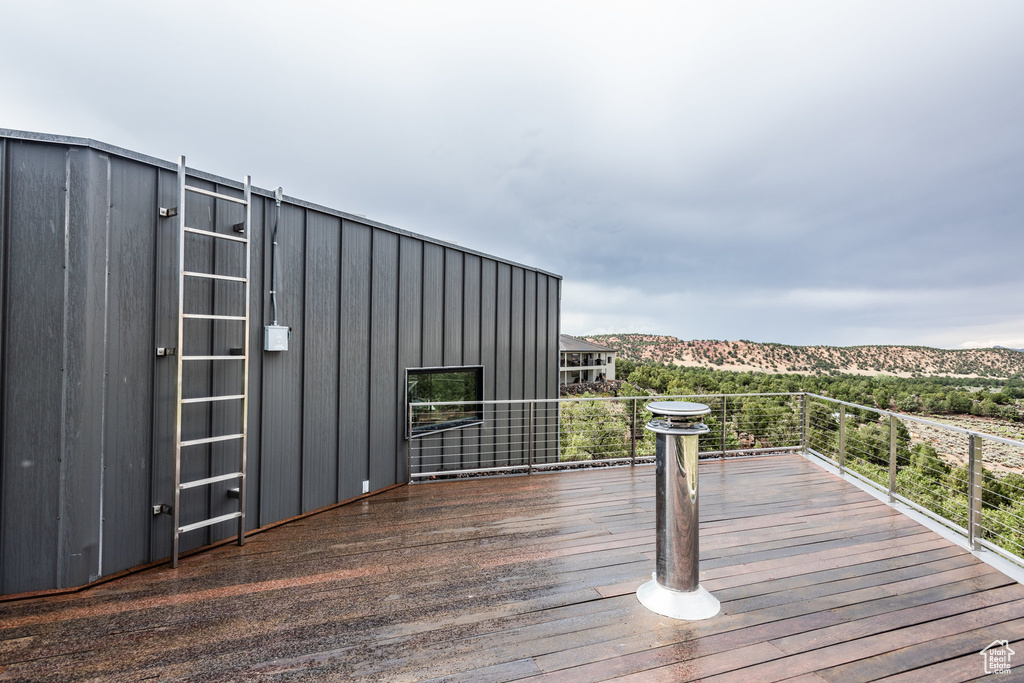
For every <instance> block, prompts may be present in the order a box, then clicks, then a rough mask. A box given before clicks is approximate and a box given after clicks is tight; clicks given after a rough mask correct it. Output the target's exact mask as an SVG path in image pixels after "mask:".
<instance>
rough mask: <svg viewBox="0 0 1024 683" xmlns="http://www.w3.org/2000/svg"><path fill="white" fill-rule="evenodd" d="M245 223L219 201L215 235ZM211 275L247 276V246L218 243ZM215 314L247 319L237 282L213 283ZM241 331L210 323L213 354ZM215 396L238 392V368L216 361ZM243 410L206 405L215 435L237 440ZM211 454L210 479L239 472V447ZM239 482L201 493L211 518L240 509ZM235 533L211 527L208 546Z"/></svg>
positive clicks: (232, 192) (238, 210)
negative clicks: (236, 493)
mask: <svg viewBox="0 0 1024 683" xmlns="http://www.w3.org/2000/svg"><path fill="white" fill-rule="evenodd" d="M216 191H217V192H220V193H221V194H226V195H229V196H235V197H241V196H242V192H241V191H240V190H238V189H236V188H234V187H227V186H223V185H218V186H217V187H216ZM244 222H245V207H243V206H242V205H240V204H235V203H233V202H225V201H218V202H217V213H216V225H215V227H216V229H217V232H220V233H224V234H231V233H232V228H233V226H235V225H238V224H239V223H244ZM214 253H215V260H216V265H215V272H217V273H222V274H225V275H236V276H242V275H245V245H244V244H241V243H238V242H231V241H227V240H218V241H217V243H216V244H215V252H214ZM213 312H214V313H216V314H218V315H244V314H245V286H244V285H243V284H241V283H238V282H224V281H215V282H214V283H213ZM244 329H245V325H244V323H242V322H240V321H236V320H216V321H214V322H213V344H214V346H213V351H214V353H217V354H230V353H231V352H232V349H242V348H244V347H245V346H246V343H245V342H246V340H245V339H244V337H243V334H244V332H243V331H244ZM211 384H212V386H213V394H214V395H217V396H223V395H225V394H237V393H240V392H241V391H242V363H241V362H240V361H220V362H217V363H214V364H213V372H212V377H211ZM241 408H242V406H241V403H240V402H238V401H225V402H216V403H213V404H211V405H210V417H211V422H212V425H213V432H212V433H213V434H239V433H241V431H242V409H241ZM210 451H211V463H210V472H211V474H228V473H231V472H238V471H239V469H240V468H241V464H242V460H241V443H240V442H239V441H225V442H223V443H215V444H213V445H212V446H211V448H210ZM239 484H240V482H239V481H238V480H237V479H231V480H229V481H222V482H217V483H215V484H212V485H211V486H209V487H205V488H206V490H207V494H208V497H209V505H210V516H212V517H219V516H221V515H225V514H228V513H231V512H236V511H237V510H238V508H239V505H238V500H237V499H235V498H233V497H231V496H229V495H228V491H229V490H230V489H233V488H236V487H237V486H239ZM237 533H238V524H237V522H235V521H233V520H232V521H230V522H224V523H222V524H217V525H215V526H212V527H210V534H209V540H211V541H215V540H219V539H222V538H228V537H231V536H234V535H235V534H237Z"/></svg>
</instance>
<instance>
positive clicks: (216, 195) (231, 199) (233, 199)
mask: <svg viewBox="0 0 1024 683" xmlns="http://www.w3.org/2000/svg"><path fill="white" fill-rule="evenodd" d="M185 189H186V190H187V191H188V192H195V193H196V194H204V195H206V196H207V197H214V198H215V199H223V200H224V201H226V202H234V203H235V204H241V205H242V206H245V205H246V204H248V203H249V202H247V201H245V200H244V199H241V198H239V197H232V196H230V195H226V194H221V193H220V192H214V191H213V190H204V189H203V188H201V187H192V186H191V185H186V186H185Z"/></svg>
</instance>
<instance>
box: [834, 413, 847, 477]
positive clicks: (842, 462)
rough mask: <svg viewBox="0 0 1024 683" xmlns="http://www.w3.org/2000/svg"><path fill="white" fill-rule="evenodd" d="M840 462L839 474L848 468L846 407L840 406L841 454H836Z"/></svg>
mask: <svg viewBox="0 0 1024 683" xmlns="http://www.w3.org/2000/svg"><path fill="white" fill-rule="evenodd" d="M836 460H837V461H838V462H839V474H842V473H843V468H845V467H846V406H845V405H843V404H842V403H840V404H839V452H838V453H837V454H836Z"/></svg>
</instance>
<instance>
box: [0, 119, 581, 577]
mask: <svg viewBox="0 0 1024 683" xmlns="http://www.w3.org/2000/svg"><path fill="white" fill-rule="evenodd" d="M175 168H176V166H175V165H174V164H170V163H168V162H165V161H160V160H157V159H152V158H149V157H145V156H142V155H139V154H136V153H133V152H129V151H127V150H121V149H118V148H114V147H110V146H108V145H103V144H101V143H95V142H92V141H87V140H80V139H69V138H55V137H50V136H36V135H32V134H23V133H16V132H12V131H0V456H2V462H0V593H3V594H9V593H18V592H25V591H34V590H44V589H50V588H62V587H70V586H76V585H81V584H84V583H87V582H89V581H91V580H94V579H97V578H99V577H101V576H106V575H109V574H112V573H115V572H118V571H120V570H123V569H127V568H130V567H134V566H137V565H140V564H144V563H146V562H150V561H153V560H158V559H161V558H164V557H166V556H168V555H169V553H170V547H171V536H172V526H171V525H172V520H171V517H170V516H168V515H158V516H154V515H153V514H152V512H151V509H152V505H154V504H161V503H164V504H169V503H170V502H171V499H172V488H173V476H174V471H173V462H174V451H173V435H174V420H175V417H174V391H175V382H176V371H175V367H176V364H175V359H174V358H173V357H157V356H156V355H155V348H156V347H173V346H175V344H176V334H177V333H176V329H177V272H176V268H177V239H178V238H177V219H173V218H160V217H159V209H160V207H172V206H176V205H177V203H178V199H177V180H176V172H175ZM189 174H190V177H189V184H190V185H196V186H200V187H205V188H208V189H211V190H216V191H218V192H222V193H225V194H234V195H240V194H241V190H240V188H241V184H240V183H238V182H234V181H229V180H226V179H223V178H217V177H215V176H211V175H209V174H205V173H201V172H198V171H190V172H189ZM239 212H240V208H239V207H238V206H236V205H233V204H230V203H228V202H223V201H216V200H214V199H212V198H201V197H200V198H197V197H196V196H195V195H191V194H190V195H189V201H188V204H187V211H186V221H187V222H188V224H189V225H192V226H193V227H199V228H204V229H215V230H218V231H228V230H230V226H231V225H232V224H234V223H237V222H239V221H240V220H241V219H240V213H239ZM275 221H276V222H277V242H278V245H279V251H278V259H279V260H278V264H279V272H278V292H279V293H278V321H279V323H280V324H283V325H289V326H291V327H292V335H291V339H290V345H289V350H288V351H287V352H276V353H275V352H263V351H262V350H261V349H262V334H263V325H264V324H265V323H269V322H270V317H269V315H270V295H269V291H268V290H269V274H270V258H271V253H270V249H269V248H266V247H267V245H269V243H270V241H271V235H272V233H273V230H274V225H275ZM218 242H219V241H218ZM186 262H187V267H190V268H191V267H194V268H197V269H199V268H202V269H203V270H211V269H212V268H211V267H212V266H216V270H217V271H219V272H223V271H225V270H232V269H237V268H241V267H243V264H242V262H241V255H240V252H237V251H232V250H231V249H229V248H220V247H218V248H209V247H203V246H195V245H191V244H190V245H189V246H187V247H186ZM251 263H252V272H251V278H252V287H251V291H250V304H251V322H250V338H249V340H248V344H249V348H250V357H251V359H252V360H251V362H250V370H249V377H248V381H249V388H250V391H249V394H250V402H249V414H248V425H249V440H248V450H247V457H248V463H249V467H248V472H249V476H248V482H247V509H248V516H247V526H248V528H250V529H252V528H256V527H258V526H262V525H266V524H269V523H272V522H276V521H279V520H282V519H287V518H290V517H293V516H296V515H300V514H302V513H306V512H309V511H311V510H315V509H318V508H321V507H324V506H327V505H330V504H333V503H336V502H340V501H344V500H348V499H351V498H353V497H355V496H358V495H360V494H361V492H362V485H363V481H364V480H369V482H370V489H371V490H378V489H381V488H385V487H387V486H390V485H392V484H395V483H399V482H404V481H407V477H408V472H407V461H406V441H405V434H404V424H405V422H404V416H405V407H404V401H405V395H404V381H405V369H406V368H408V367H421V366H437V365H451V366H454V365H469V364H482V365H483V366H484V368H485V369H484V372H485V386H486V387H487V389H486V391H487V394H488V396H487V398H499V399H504V398H510V399H515V398H529V397H534V396H536V397H556V396H557V368H556V365H555V364H556V362H557V360H556V359H555V357H554V354H553V353H551V352H549V351H550V350H551V349H555V348H557V346H556V345H557V343H558V305H559V291H560V284H561V282H560V278H559V277H558V276H556V275H552V274H550V273H545V272H543V271H538V270H536V269H531V268H527V267H525V266H521V265H519V264H514V263H510V262H507V261H504V260H501V259H497V258H494V257H491V256H488V255H485V254H480V253H477V252H473V251H470V250H466V249H461V248H458V247H455V246H453V245H448V244H444V243H441V242H437V241H435V240H431V239H429V238H426V237H423V236H420V235H415V234H413V233H408V232H405V231H401V230H397V229H395V228H391V227H389V226H384V225H380V224H377V223H374V222H372V221H368V220H366V219H363V218H359V217H356V216H351V215H348V214H345V213H343V212H339V211H335V210H331V209H327V208H324V207H318V206H315V205H312V204H309V203H306V202H302V201H299V200H294V199H290V198H287V199H286V200H285V202H284V205H283V206H282V207H281V208H280V213H278V209H277V207H276V206H275V202H274V200H273V197H272V193H270V192H266V191H263V190H255V191H254V198H253V205H252V230H251ZM239 303H240V302H239V290H232V288H231V283H221V282H216V283H213V282H204V283H193V284H191V285H190V286H189V287H188V288H187V289H186V308H187V309H189V310H193V311H198V312H216V313H226V312H230V310H229V309H232V308H235V309H237V307H238V304H239ZM227 325H228V324H227V323H224V322H211V321H191V322H190V323H189V327H187V328H186V330H187V333H186V341H185V343H186V348H189V349H191V351H190V352H195V350H196V349H197V348H207V349H210V351H211V352H220V353H223V352H226V350H227V347H228V346H230V345H231V344H232V343H234V342H231V340H230V334H229V332H230V330H229V329H228V327H227ZM189 372H190V373H191V374H190V375H189V376H187V377H186V380H187V381H188V382H190V383H192V384H193V385H194V386H203V387H205V388H207V389H210V390H211V391H212V392H214V393H218V392H220V391H222V390H224V389H225V388H227V387H230V386H232V385H233V384H237V383H238V382H240V380H241V376H240V373H239V371H237V370H236V371H235V372H236V375H234V376H233V375H232V374H231V371H230V370H220V369H218V370H213V369H210V368H196V369H192V370H190V371H189ZM234 412H235V413H237V412H238V411H237V410H235V411H234ZM182 419H183V436H184V438H188V437H189V435H190V434H191V435H203V434H210V433H225V432H227V431H229V430H230V429H231V428H232V425H233V424H234V423H236V422H238V420H239V417H238V416H237V415H233V414H231V410H230V409H229V408H228V407H227V406H222V405H214V406H201V407H198V408H195V407H187V410H185V411H184V412H183V418H182ZM230 448H231V446H230V445H226V444H213V445H210V446H206V447H199V448H196V449H194V450H193V451H191V452H189V454H188V456H187V457H185V458H183V465H182V467H183V477H182V478H183V479H190V478H200V477H204V476H211V475H213V474H218V473H220V472H224V471H230V469H229V468H230V464H229V462H230V461H231V460H232V458H233V457H234V456H233V453H232V452H231V451H230ZM236 451H237V448H236ZM235 485H237V484H236V483H234V482H223V483H221V484H217V485H214V486H211V487H205V488H203V489H196V490H194V491H187V492H185V493H187V494H189V495H186V496H184V497H183V499H182V502H181V514H182V520H183V523H187V522H188V521H190V520H195V519H201V518H205V517H212V516H216V515H217V514H223V513H225V512H229V511H230V510H232V509H235V506H237V501H234V500H232V499H230V498H229V497H228V495H227V489H229V488H232V487H233V486H235ZM233 532H234V524H233V523H225V524H222V525H219V526H216V527H210V528H209V529H205V530H199V531H194V532H190V533H188V534H185V535H183V536H182V550H183V551H185V550H188V549H190V548H195V547H199V546H202V545H205V544H208V543H210V542H212V541H215V540H218V539H221V538H226V537H228V536H230V535H232V533H233Z"/></svg>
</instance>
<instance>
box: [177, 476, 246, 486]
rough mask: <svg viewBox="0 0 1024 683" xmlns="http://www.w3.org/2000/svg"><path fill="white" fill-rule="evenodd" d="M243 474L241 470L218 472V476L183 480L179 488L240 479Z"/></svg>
mask: <svg viewBox="0 0 1024 683" xmlns="http://www.w3.org/2000/svg"><path fill="white" fill-rule="evenodd" d="M241 476H242V473H241V472H231V473H229V474H218V475H217V476H216V477H207V478H206V479H195V480H193V481H183V482H181V483H180V484H178V488H179V489H182V490H184V489H191V488H195V487H196V486H206V485H208V484H216V483H217V482H218V481H227V480H228V479H238V478H240V477H241Z"/></svg>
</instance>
